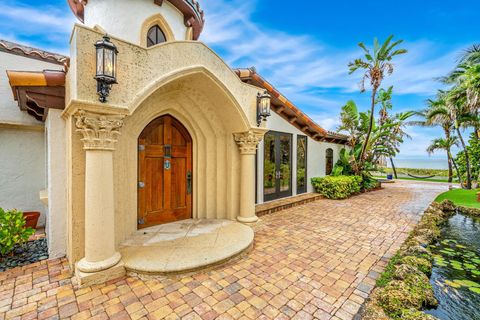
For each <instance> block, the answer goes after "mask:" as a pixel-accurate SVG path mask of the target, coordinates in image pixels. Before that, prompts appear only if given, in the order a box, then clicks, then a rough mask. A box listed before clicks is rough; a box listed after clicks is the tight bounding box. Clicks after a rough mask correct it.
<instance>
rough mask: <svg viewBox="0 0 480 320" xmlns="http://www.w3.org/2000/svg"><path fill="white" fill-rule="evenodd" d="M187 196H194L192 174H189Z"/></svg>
mask: <svg viewBox="0 0 480 320" xmlns="http://www.w3.org/2000/svg"><path fill="white" fill-rule="evenodd" d="M187 194H192V172H191V171H188V172H187Z"/></svg>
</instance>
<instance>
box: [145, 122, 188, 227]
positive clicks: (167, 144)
mask: <svg viewBox="0 0 480 320" xmlns="http://www.w3.org/2000/svg"><path fill="white" fill-rule="evenodd" d="M138 178H139V181H138V228H139V229H142V228H147V227H151V226H155V225H158V224H162V223H168V222H174V221H179V220H185V219H190V218H192V181H193V180H192V138H191V137H190V134H189V133H188V131H187V129H186V128H185V127H184V126H183V125H182V124H181V123H180V122H179V121H178V120H176V119H175V118H173V117H172V116H169V115H166V116H162V117H160V118H157V119H155V120H153V121H152V122H151V123H150V124H149V125H148V126H147V127H146V128H145V129H144V130H143V132H142V133H141V134H140V137H139V138H138Z"/></svg>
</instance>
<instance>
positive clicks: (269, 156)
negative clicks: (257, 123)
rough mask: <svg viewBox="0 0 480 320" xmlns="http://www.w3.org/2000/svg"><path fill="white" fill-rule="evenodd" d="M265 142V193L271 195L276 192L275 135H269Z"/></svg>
mask: <svg viewBox="0 0 480 320" xmlns="http://www.w3.org/2000/svg"><path fill="white" fill-rule="evenodd" d="M264 142H265V144H264V145H265V149H264V165H263V193H264V194H265V195H271V194H274V193H275V192H276V187H275V185H276V178H275V177H276V169H275V167H276V153H275V135H272V134H270V133H267V134H266V135H265V138H264Z"/></svg>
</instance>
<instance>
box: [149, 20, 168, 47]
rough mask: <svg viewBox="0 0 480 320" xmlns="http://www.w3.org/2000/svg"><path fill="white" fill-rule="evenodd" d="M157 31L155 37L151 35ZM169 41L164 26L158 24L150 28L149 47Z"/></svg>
mask: <svg viewBox="0 0 480 320" xmlns="http://www.w3.org/2000/svg"><path fill="white" fill-rule="evenodd" d="M152 32H155V34H154V38H152V37H151V33H152ZM164 42H167V36H166V35H165V32H163V30H162V28H161V27H160V26H159V25H158V24H156V25H154V26H152V27H151V28H150V29H148V32H147V48H149V47H153V46H156V45H157V44H160V43H164Z"/></svg>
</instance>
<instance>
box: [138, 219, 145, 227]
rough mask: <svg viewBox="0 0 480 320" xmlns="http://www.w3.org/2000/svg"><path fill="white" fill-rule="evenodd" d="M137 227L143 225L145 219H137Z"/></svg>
mask: <svg viewBox="0 0 480 320" xmlns="http://www.w3.org/2000/svg"><path fill="white" fill-rule="evenodd" d="M137 222H138V225H139V226H141V225H144V224H145V219H144V218H140V219H138V221H137Z"/></svg>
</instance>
